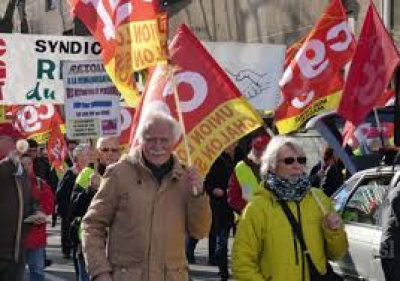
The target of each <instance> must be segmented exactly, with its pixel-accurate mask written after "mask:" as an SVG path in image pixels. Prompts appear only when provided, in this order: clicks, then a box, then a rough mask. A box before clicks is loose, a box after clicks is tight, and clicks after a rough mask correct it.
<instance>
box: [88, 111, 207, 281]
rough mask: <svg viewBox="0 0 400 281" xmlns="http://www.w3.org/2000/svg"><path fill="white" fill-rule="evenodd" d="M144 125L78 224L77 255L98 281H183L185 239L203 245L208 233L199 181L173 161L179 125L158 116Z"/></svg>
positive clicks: (151, 114) (150, 116)
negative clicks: (79, 245) (80, 239)
mask: <svg viewBox="0 0 400 281" xmlns="http://www.w3.org/2000/svg"><path fill="white" fill-rule="evenodd" d="M142 121H143V123H142V125H141V126H140V129H139V132H138V134H137V135H138V138H139V145H138V146H137V147H136V148H135V149H133V150H132V151H131V152H130V154H129V155H127V156H125V157H122V159H121V160H120V161H119V162H118V163H116V164H114V165H112V166H111V167H108V168H107V170H106V173H105V174H104V176H103V179H102V181H101V184H100V188H99V190H98V192H97V193H96V195H95V197H94V199H93V201H92V204H91V205H90V207H89V210H88V212H87V214H86V216H85V217H84V219H83V252H84V255H85V258H86V261H87V266H88V270H89V274H90V276H91V277H92V278H94V280H96V281H99V280H114V281H118V280H137V281H140V280H146V281H159V280H182V281H183V280H188V278H189V277H188V271H187V268H188V266H187V261H186V257H185V237H186V236H187V235H190V236H191V237H195V238H198V239H200V238H203V237H205V236H206V235H207V234H208V231H209V228H210V224H211V211H210V207H209V202H208V197H207V195H206V194H205V193H204V190H203V182H202V179H201V178H200V176H199V175H198V173H197V172H196V171H195V170H194V168H192V167H185V166H184V165H182V164H181V163H180V161H179V160H178V159H177V158H176V157H175V156H174V155H173V153H172V152H173V148H174V146H175V144H176V143H177V141H178V140H179V138H180V134H181V132H180V126H179V124H178V123H177V122H176V120H175V119H173V118H172V117H171V116H169V115H167V114H165V113H162V112H156V111H151V112H149V113H147V114H146V118H144V120H142ZM193 188H196V189H197V192H195V193H194V192H193Z"/></svg>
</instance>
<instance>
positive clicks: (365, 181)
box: [332, 166, 400, 281]
mask: <svg viewBox="0 0 400 281" xmlns="http://www.w3.org/2000/svg"><path fill="white" fill-rule="evenodd" d="M396 171H399V173H397V174H396ZM395 174H396V175H395ZM398 179H400V166H385V167H376V168H372V169H367V170H363V171H359V172H357V173H356V174H354V175H353V176H352V177H351V178H350V179H348V180H347V181H346V182H345V183H344V184H343V185H342V186H341V187H340V188H339V189H338V191H337V192H336V193H335V194H333V195H332V200H333V202H334V205H335V209H336V211H338V212H339V213H340V214H341V216H342V218H343V220H344V222H345V229H346V233H347V235H348V239H349V252H348V254H346V256H345V257H344V258H343V259H342V260H340V261H338V262H335V263H333V264H332V265H333V268H334V270H335V271H336V272H338V273H340V274H342V275H343V276H345V278H346V280H376V281H384V280H385V278H384V275H383V271H382V267H381V260H380V256H379V247H380V241H381V235H382V228H381V222H382V220H381V214H382V202H384V199H385V197H386V195H387V191H388V190H389V189H390V187H391V186H393V185H394V184H397V182H398V181H399V180H398ZM399 266H400V265H399Z"/></svg>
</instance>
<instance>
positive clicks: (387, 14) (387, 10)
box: [382, 0, 392, 32]
mask: <svg viewBox="0 0 400 281" xmlns="http://www.w3.org/2000/svg"><path fill="white" fill-rule="evenodd" d="M391 4H392V3H391V0H383V1H382V20H383V24H384V25H385V27H386V29H387V30H388V31H389V32H390V30H391V29H392V26H391V22H392V5H391Z"/></svg>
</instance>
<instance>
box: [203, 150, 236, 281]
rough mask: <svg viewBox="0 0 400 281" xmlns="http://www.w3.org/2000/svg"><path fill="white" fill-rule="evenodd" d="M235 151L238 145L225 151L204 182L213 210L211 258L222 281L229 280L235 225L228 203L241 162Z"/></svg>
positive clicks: (210, 240) (210, 241) (210, 239)
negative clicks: (230, 244)
mask: <svg viewBox="0 0 400 281" xmlns="http://www.w3.org/2000/svg"><path fill="white" fill-rule="evenodd" d="M235 150H236V144H233V145H231V146H229V147H228V148H227V149H225V151H224V152H222V154H221V155H220V156H219V157H218V158H217V160H216V161H215V162H214V164H213V166H212V167H211V169H210V171H209V173H208V174H207V176H206V179H205V181H204V187H205V189H206V191H207V193H208V194H209V196H210V204H211V210H212V225H211V231H210V236H211V237H209V258H210V257H211V259H212V258H214V257H215V263H216V265H217V266H218V268H219V275H220V276H221V280H228V278H229V270H228V239H229V233H230V230H231V228H232V226H233V224H234V214H233V210H232V208H231V207H230V205H229V203H228V182H229V178H230V176H231V174H232V172H233V170H234V168H235V166H236V164H237V163H238V162H239V160H240V159H236V157H235V154H236V153H235ZM214 237H215V239H216V240H215V242H214V241H213V239H214ZM214 243H215V244H214ZM211 262H212V260H211Z"/></svg>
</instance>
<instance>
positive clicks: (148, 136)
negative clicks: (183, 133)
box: [142, 121, 174, 166]
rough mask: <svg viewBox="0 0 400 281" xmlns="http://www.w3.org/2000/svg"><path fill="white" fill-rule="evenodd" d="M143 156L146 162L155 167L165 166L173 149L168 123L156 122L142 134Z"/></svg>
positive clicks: (170, 129)
mask: <svg viewBox="0 0 400 281" xmlns="http://www.w3.org/2000/svg"><path fill="white" fill-rule="evenodd" d="M142 149H143V154H144V156H145V158H146V159H147V161H149V162H150V163H152V164H153V165H156V166H161V165H162V164H165V163H166V162H167V161H168V160H169V158H170V157H171V154H172V151H173V149H174V143H173V138H172V128H171V126H170V125H169V123H166V122H161V121H159V122H156V123H155V124H154V125H152V126H150V127H149V129H148V130H147V131H146V132H145V133H144V138H143V144H142Z"/></svg>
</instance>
